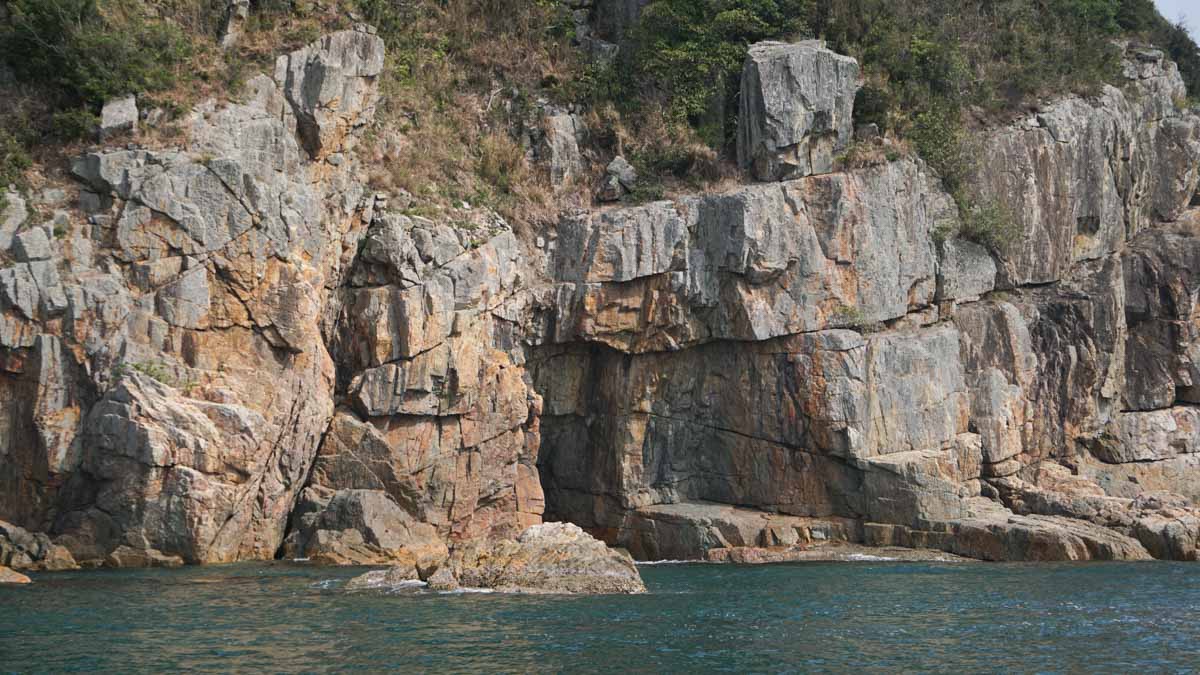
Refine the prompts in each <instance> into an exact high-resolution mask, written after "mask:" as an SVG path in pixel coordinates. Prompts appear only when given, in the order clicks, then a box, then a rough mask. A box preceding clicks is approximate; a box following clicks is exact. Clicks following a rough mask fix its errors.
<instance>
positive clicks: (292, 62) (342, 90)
mask: <svg viewBox="0 0 1200 675" xmlns="http://www.w3.org/2000/svg"><path fill="white" fill-rule="evenodd" d="M383 53H384V46H383V40H382V39H380V38H379V37H378V36H377V35H373V34H372V33H371V32H368V31H367V30H366V28H365V27H360V28H356V29H355V30H343V31H338V32H336V33H333V34H331V35H327V36H325V37H322V38H321V39H320V40H318V41H317V42H314V43H313V44H311V45H309V46H307V47H305V48H304V49H301V50H299V51H296V52H293V53H291V54H289V55H287V56H281V57H279V59H278V60H277V61H276V62H275V80H276V82H278V83H279V85H280V87H281V89H282V90H283V93H284V95H285V96H286V97H287V101H288V103H289V104H290V105H291V108H292V111H293V112H294V113H295V115H296V122H297V131H298V132H299V134H300V137H301V140H302V141H303V145H304V149H305V150H307V151H308V154H309V156H310V157H312V158H313V159H323V158H324V157H326V156H328V155H330V154H333V153H335V152H338V151H339V150H340V149H341V147H342V144H343V141H344V139H345V138H346V136H347V135H348V134H349V133H350V131H351V130H353V129H355V128H357V127H359V126H362V125H363V124H366V123H367V122H368V121H370V119H371V117H372V116H373V115H374V113H375V103H376V101H377V99H378V96H379V94H378V90H377V88H376V87H375V78H376V77H377V76H378V75H379V73H380V72H381V71H382V70H383Z"/></svg>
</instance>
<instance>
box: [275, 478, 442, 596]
mask: <svg viewBox="0 0 1200 675" xmlns="http://www.w3.org/2000/svg"><path fill="white" fill-rule="evenodd" d="M292 528H293V534H292V535H291V536H290V537H289V540H288V542H287V544H286V546H285V548H286V552H287V554H288V555H289V556H290V557H293V558H309V559H311V560H313V561H315V562H318V563H324V564H333V565H378V564H390V565H393V566H395V567H397V568H401V569H402V572H403V576H404V577H405V578H407V579H416V578H417V574H418V572H425V573H426V574H425V576H428V574H429V573H431V572H432V571H433V570H435V569H437V568H438V567H439V566H440V565H441V564H442V563H443V562H445V560H446V558H447V556H448V555H449V552H448V551H447V549H446V545H445V544H444V543H443V542H442V539H441V537H440V536H439V535H438V533H437V529H436V528H434V527H433V526H432V525H430V524H428V523H422V522H419V521H418V520H416V519H415V518H414V517H413V516H412V514H410V513H408V512H407V511H405V510H404V509H403V508H401V507H400V506H399V505H398V504H397V503H396V502H395V501H393V500H392V498H391V497H390V496H388V494H387V493H386V492H382V491H379V490H338V491H336V492H334V491H330V490H326V489H323V488H317V487H310V488H306V489H305V490H304V492H303V494H302V495H301V499H300V504H299V506H298V507H297V510H296V512H295V515H294V516H293V520H292Z"/></svg>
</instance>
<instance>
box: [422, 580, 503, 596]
mask: <svg viewBox="0 0 1200 675" xmlns="http://www.w3.org/2000/svg"><path fill="white" fill-rule="evenodd" d="M422 583H424V582H422ZM495 592H496V589H494V588H456V589H454V590H452V591H439V593H441V594H442V595H458V594H460V593H495Z"/></svg>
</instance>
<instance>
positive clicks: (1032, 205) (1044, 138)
mask: <svg viewBox="0 0 1200 675" xmlns="http://www.w3.org/2000/svg"><path fill="white" fill-rule="evenodd" d="M1125 76H1126V78H1127V83H1126V85H1125V86H1124V87H1121V88H1119V87H1116V86H1106V87H1105V88H1104V89H1103V91H1102V92H1101V94H1100V96H1099V97H1098V98H1095V99H1083V98H1078V97H1067V98H1064V99H1060V100H1058V101H1056V102H1054V103H1051V104H1050V105H1047V106H1045V107H1043V108H1042V109H1041V110H1040V111H1039V112H1038V113H1036V114H1034V115H1033V116H1031V117H1030V118H1029V119H1026V120H1023V121H1021V122H1018V123H1016V124H1014V125H1012V126H1011V127H1008V128H1006V129H1001V130H999V131H995V132H990V133H987V134H984V135H983V138H982V141H981V146H982V147H981V151H980V152H981V160H980V165H981V166H983V167H1005V170H1003V171H994V170H985V171H982V172H981V173H980V175H979V176H978V184H979V187H980V190H981V193H982V194H983V195H984V196H985V198H991V199H994V200H995V203H996V204H997V205H999V206H1000V207H1002V208H1003V209H1005V210H1006V212H1007V213H1009V214H1010V215H1011V217H1013V218H1015V219H1016V221H1017V223H1018V224H1019V226H1020V229H1021V232H1022V235H1021V237H1020V241H1019V242H1018V244H1017V246H1016V247H1015V248H1014V250H1013V251H1011V252H1009V253H1007V254H1006V255H1005V256H1004V257H1003V258H1002V259H1001V261H1000V263H1001V264H1000V268H1001V271H1002V273H1003V277H1004V278H1005V279H1006V283H1007V284H1013V285H1023V284H1035V283H1048V282H1052V281H1055V280H1057V279H1060V278H1062V277H1063V276H1065V275H1066V274H1068V272H1069V270H1070V268H1071V267H1072V266H1073V265H1075V264H1076V263H1079V262H1082V261H1086V260H1096V259H1100V258H1103V257H1105V256H1108V255H1111V254H1113V253H1115V252H1117V251H1118V250H1119V249H1121V248H1123V245H1124V243H1125V242H1127V241H1128V240H1129V239H1131V238H1132V237H1133V236H1134V235H1136V234H1137V233H1138V232H1140V231H1141V230H1143V229H1146V228H1147V227H1151V226H1153V225H1154V224H1155V223H1157V222H1170V221H1175V220H1177V219H1178V218H1179V217H1180V216H1181V215H1182V213H1183V212H1184V211H1185V210H1186V209H1187V208H1188V205H1189V203H1190V201H1191V199H1192V196H1193V195H1194V194H1195V191H1196V186H1197V180H1198V179H1200V168H1198V167H1200V116H1198V115H1196V114H1195V113H1194V112H1193V111H1190V110H1187V109H1180V108H1177V107H1176V103H1175V102H1176V101H1180V100H1182V99H1183V98H1185V96H1186V94H1187V91H1186V89H1185V87H1184V84H1183V80H1182V78H1181V77H1180V76H1179V72H1178V69H1177V68H1176V67H1175V65H1174V64H1173V63H1171V62H1169V61H1167V60H1165V59H1164V57H1163V54H1162V53H1161V52H1158V51H1153V50H1141V49H1134V48H1131V49H1130V51H1129V53H1128V54H1127V55H1126V59H1125Z"/></svg>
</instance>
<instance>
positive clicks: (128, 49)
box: [0, 0, 191, 111]
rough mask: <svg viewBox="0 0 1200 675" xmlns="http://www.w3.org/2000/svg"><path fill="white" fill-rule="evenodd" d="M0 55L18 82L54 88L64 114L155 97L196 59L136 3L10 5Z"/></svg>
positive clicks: (62, 0)
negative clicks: (131, 97)
mask: <svg viewBox="0 0 1200 675" xmlns="http://www.w3.org/2000/svg"><path fill="white" fill-rule="evenodd" d="M7 10H8V14H9V16H8V22H7V25H6V27H5V28H3V29H0V45H3V46H2V47H0V50H2V51H0V54H2V56H3V59H4V61H5V63H6V64H7V65H8V66H9V67H10V68H11V69H12V70H13V73H14V74H16V76H17V77H18V78H19V79H21V80H26V81H34V82H41V83H46V84H49V85H51V86H52V87H53V88H54V89H55V90H56V93H57V94H58V96H59V98H60V101H59V104H60V106H61V107H81V106H82V107H88V108H92V109H93V110H94V111H96V110H98V109H99V106H100V105H102V104H103V103H104V101H105V100H107V99H109V98H112V97H116V96H123V95H126V94H132V93H142V92H147V91H157V90H162V89H166V88H168V87H170V86H172V85H173V84H174V83H175V81H176V80H177V79H178V73H177V72H176V70H175V68H176V66H178V65H179V64H182V63H184V62H185V61H186V60H187V59H188V57H189V56H190V55H191V52H190V49H189V43H188V41H187V40H186V39H185V38H184V36H183V33H182V31H181V30H180V28H179V27H178V26H177V25H175V24H174V23H171V22H168V21H161V20H154V19H151V18H148V17H147V16H145V13H144V8H143V7H142V6H141V3H137V2H134V1H133V0H9V2H8V5H7Z"/></svg>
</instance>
